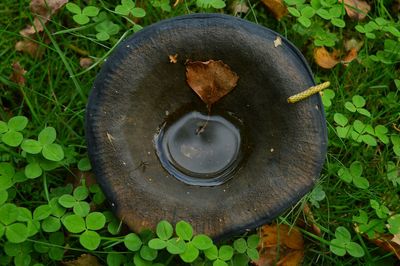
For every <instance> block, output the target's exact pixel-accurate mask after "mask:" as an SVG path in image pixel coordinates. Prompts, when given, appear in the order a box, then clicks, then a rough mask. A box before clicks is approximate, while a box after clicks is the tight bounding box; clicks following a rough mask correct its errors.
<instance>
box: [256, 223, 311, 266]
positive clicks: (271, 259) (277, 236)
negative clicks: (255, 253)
mask: <svg viewBox="0 0 400 266" xmlns="http://www.w3.org/2000/svg"><path fill="white" fill-rule="evenodd" d="M258 250H259V254H260V259H259V260H257V261H254V262H253V263H254V265H256V266H270V265H277V266H297V265H300V263H301V261H302V260H303V256H304V240H303V235H302V234H301V233H300V231H299V230H297V229H296V228H291V227H289V226H288V225H276V224H273V225H264V226H263V227H262V228H261V244H260V246H259V248H258Z"/></svg>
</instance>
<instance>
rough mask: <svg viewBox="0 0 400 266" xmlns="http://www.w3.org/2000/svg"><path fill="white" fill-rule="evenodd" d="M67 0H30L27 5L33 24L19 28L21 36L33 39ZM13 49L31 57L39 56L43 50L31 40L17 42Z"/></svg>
mask: <svg viewBox="0 0 400 266" xmlns="http://www.w3.org/2000/svg"><path fill="white" fill-rule="evenodd" d="M67 2H68V0H31V3H30V5H29V7H30V10H31V13H32V14H33V16H34V18H33V25H27V26H26V27H25V29H23V30H21V31H20V32H19V33H20V34H21V36H23V37H28V38H31V39H35V37H36V36H35V35H36V34H37V33H40V32H42V31H43V30H44V28H43V25H44V24H46V23H47V22H48V21H49V20H50V18H51V16H52V15H54V14H55V13H57V11H58V10H59V9H60V8H61V7H63V6H64V5H65V4H66V3H67ZM15 49H16V50H17V51H22V52H25V53H27V54H29V55H31V56H33V57H40V56H41V55H42V52H43V50H42V49H39V45H38V44H37V43H35V42H33V41H31V40H23V41H19V42H17V43H16V44H15Z"/></svg>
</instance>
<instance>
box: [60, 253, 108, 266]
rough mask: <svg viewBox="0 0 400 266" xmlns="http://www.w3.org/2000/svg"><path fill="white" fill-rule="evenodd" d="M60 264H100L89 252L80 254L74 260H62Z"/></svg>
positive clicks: (68, 265)
mask: <svg viewBox="0 0 400 266" xmlns="http://www.w3.org/2000/svg"><path fill="white" fill-rule="evenodd" d="M62 264H63V265H65V266H88V265H90V266H101V264H100V263H99V261H98V260H97V258H96V257H95V256H93V255H90V254H82V255H81V256H80V257H79V258H77V259H76V260H70V261H63V262H62Z"/></svg>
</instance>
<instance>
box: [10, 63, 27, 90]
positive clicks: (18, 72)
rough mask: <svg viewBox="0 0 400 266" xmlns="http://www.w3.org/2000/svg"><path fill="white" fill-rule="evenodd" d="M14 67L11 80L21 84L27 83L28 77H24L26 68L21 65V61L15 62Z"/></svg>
mask: <svg viewBox="0 0 400 266" xmlns="http://www.w3.org/2000/svg"><path fill="white" fill-rule="evenodd" d="M12 68H13V73H12V74H11V77H10V80H11V81H13V82H15V83H17V84H19V85H25V82H26V79H25V77H24V74H25V73H26V70H25V69H24V68H23V67H21V65H20V64H19V62H14V63H13V64H12Z"/></svg>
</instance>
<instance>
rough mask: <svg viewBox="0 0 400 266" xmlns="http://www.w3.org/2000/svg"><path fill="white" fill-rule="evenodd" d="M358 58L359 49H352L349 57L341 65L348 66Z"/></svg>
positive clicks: (348, 54)
mask: <svg viewBox="0 0 400 266" xmlns="http://www.w3.org/2000/svg"><path fill="white" fill-rule="evenodd" d="M356 58H357V49H356V48H352V49H350V51H349V52H348V53H347V55H346V56H345V57H344V58H343V60H342V62H341V63H342V64H344V65H345V66H347V65H348V64H349V63H350V62H351V61H353V60H354V59H356Z"/></svg>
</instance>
